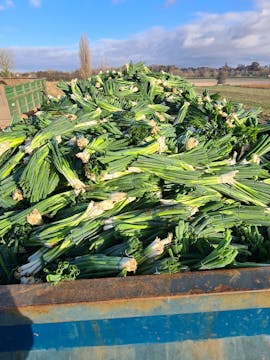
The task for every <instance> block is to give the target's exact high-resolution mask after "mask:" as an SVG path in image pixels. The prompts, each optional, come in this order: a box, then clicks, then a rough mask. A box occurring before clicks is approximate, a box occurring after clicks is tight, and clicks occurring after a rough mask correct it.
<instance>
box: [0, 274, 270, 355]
mask: <svg viewBox="0 0 270 360" xmlns="http://www.w3.org/2000/svg"><path fill="white" fill-rule="evenodd" d="M269 295H270V268H256V269H241V270H238V269H237V270H236V269H235V270H217V271H207V272H194V273H179V274H174V275H158V276H157V275H153V276H136V277H127V278H105V279H93V280H80V281H75V282H63V283H61V284H59V285H56V286H52V285H50V284H45V283H43V284H34V285H8V286H2V287H1V288H0V359H5V360H6V359H26V358H27V359H29V360H36V359H39V360H40V359H50V360H54V359H58V360H59V359H80V360H81V359H94V360H95V359H104V360H109V359H110V360H113V359H115V360H124V359H125V360H134V359H149V360H150V359H151V360H152V359H157V360H159V359H162V360H165V359H168V360H173V359H181V360H198V359H200V360H214V359H215V360H220V359H221V360H244V359H245V360H258V359H262V360H263V359H264V360H267V359H269V358H270V296H269Z"/></svg>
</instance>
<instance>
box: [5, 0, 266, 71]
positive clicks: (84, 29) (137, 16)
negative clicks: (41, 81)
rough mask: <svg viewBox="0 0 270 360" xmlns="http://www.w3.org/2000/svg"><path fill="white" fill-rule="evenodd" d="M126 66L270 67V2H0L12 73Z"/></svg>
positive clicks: (181, 0) (200, 0)
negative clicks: (84, 54)
mask: <svg viewBox="0 0 270 360" xmlns="http://www.w3.org/2000/svg"><path fill="white" fill-rule="evenodd" d="M83 33H84V34H86V35H87V37H88V39H89V42H90V47H91V54H92V63H93V67H100V66H121V65H124V64H125V63H128V62H129V61H133V62H137V61H144V62H145V63H146V64H148V65H150V64H164V65H169V64H170V65H176V66H179V67H190V66H192V67H198V66H209V67H220V66H222V65H224V64H225V63H227V64H228V65H230V66H237V65H238V64H246V65H247V64H250V63H251V62H252V61H258V62H259V63H260V64H261V65H270V0H0V48H8V49H10V51H11V52H12V54H13V58H14V63H15V66H14V69H13V70H16V71H31V70H32V71H36V70H48V69H55V70H62V71H73V70H76V69H78V68H79V57H78V43H79V40H80V36H81V35H82V34H83Z"/></svg>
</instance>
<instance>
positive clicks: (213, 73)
mask: <svg viewBox="0 0 270 360" xmlns="http://www.w3.org/2000/svg"><path fill="white" fill-rule="evenodd" d="M149 68H150V69H151V70H152V71H154V72H156V71H162V70H163V71H165V72H169V73H171V74H174V75H179V76H182V77H185V78H213V79H217V81H218V82H219V83H224V79H226V78H228V77H270V65H264V66H261V65H260V64H259V63H258V62H256V61H253V62H252V63H251V64H250V65H243V64H240V65H237V66H236V67H231V66H229V65H228V64H225V65H224V66H222V67H220V68H211V67H208V66H201V67H187V68H182V67H178V66H176V65H157V64H153V65H150V66H149ZM109 69H110V70H112V69H114V70H119V69H121V68H120V67H119V68H117V67H99V68H93V69H91V70H88V71H89V72H90V71H91V72H92V73H93V74H97V73H98V72H99V71H100V70H103V71H105V70H109ZM12 75H13V76H20V77H26V78H46V79H47V80H49V81H59V80H66V81H70V80H71V79H74V78H78V79H82V78H85V77H86V75H85V74H84V72H83V71H82V68H80V69H78V70H75V71H72V72H68V71H57V70H43V71H35V72H25V73H20V74H12Z"/></svg>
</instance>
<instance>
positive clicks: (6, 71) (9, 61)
mask: <svg viewBox="0 0 270 360" xmlns="http://www.w3.org/2000/svg"><path fill="white" fill-rule="evenodd" d="M13 66H14V61H13V57H12V53H11V51H10V50H9V49H0V75H1V76H3V77H9V76H10V70H11V68H12V67H13Z"/></svg>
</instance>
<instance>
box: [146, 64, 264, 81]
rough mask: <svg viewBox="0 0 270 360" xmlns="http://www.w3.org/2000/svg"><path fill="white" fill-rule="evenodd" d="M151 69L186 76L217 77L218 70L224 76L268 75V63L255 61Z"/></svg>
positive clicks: (157, 66) (155, 67)
mask: <svg viewBox="0 0 270 360" xmlns="http://www.w3.org/2000/svg"><path fill="white" fill-rule="evenodd" d="M150 69H151V70H152V71H161V70H163V71H166V72H169V73H172V74H175V75H179V76H183V77H187V78H215V79H216V78H217V76H218V74H219V72H220V71H222V72H224V73H225V74H226V77H249V76H250V77H252V76H253V77H267V76H270V65H265V66H261V65H260V64H259V63H258V62H257V61H253V62H252V63H251V64H250V65H243V64H239V65H237V66H236V67H231V66H229V65H228V64H225V65H224V66H222V67H221V68H211V67H208V66H201V67H187V68H180V67H177V66H175V65H150Z"/></svg>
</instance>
